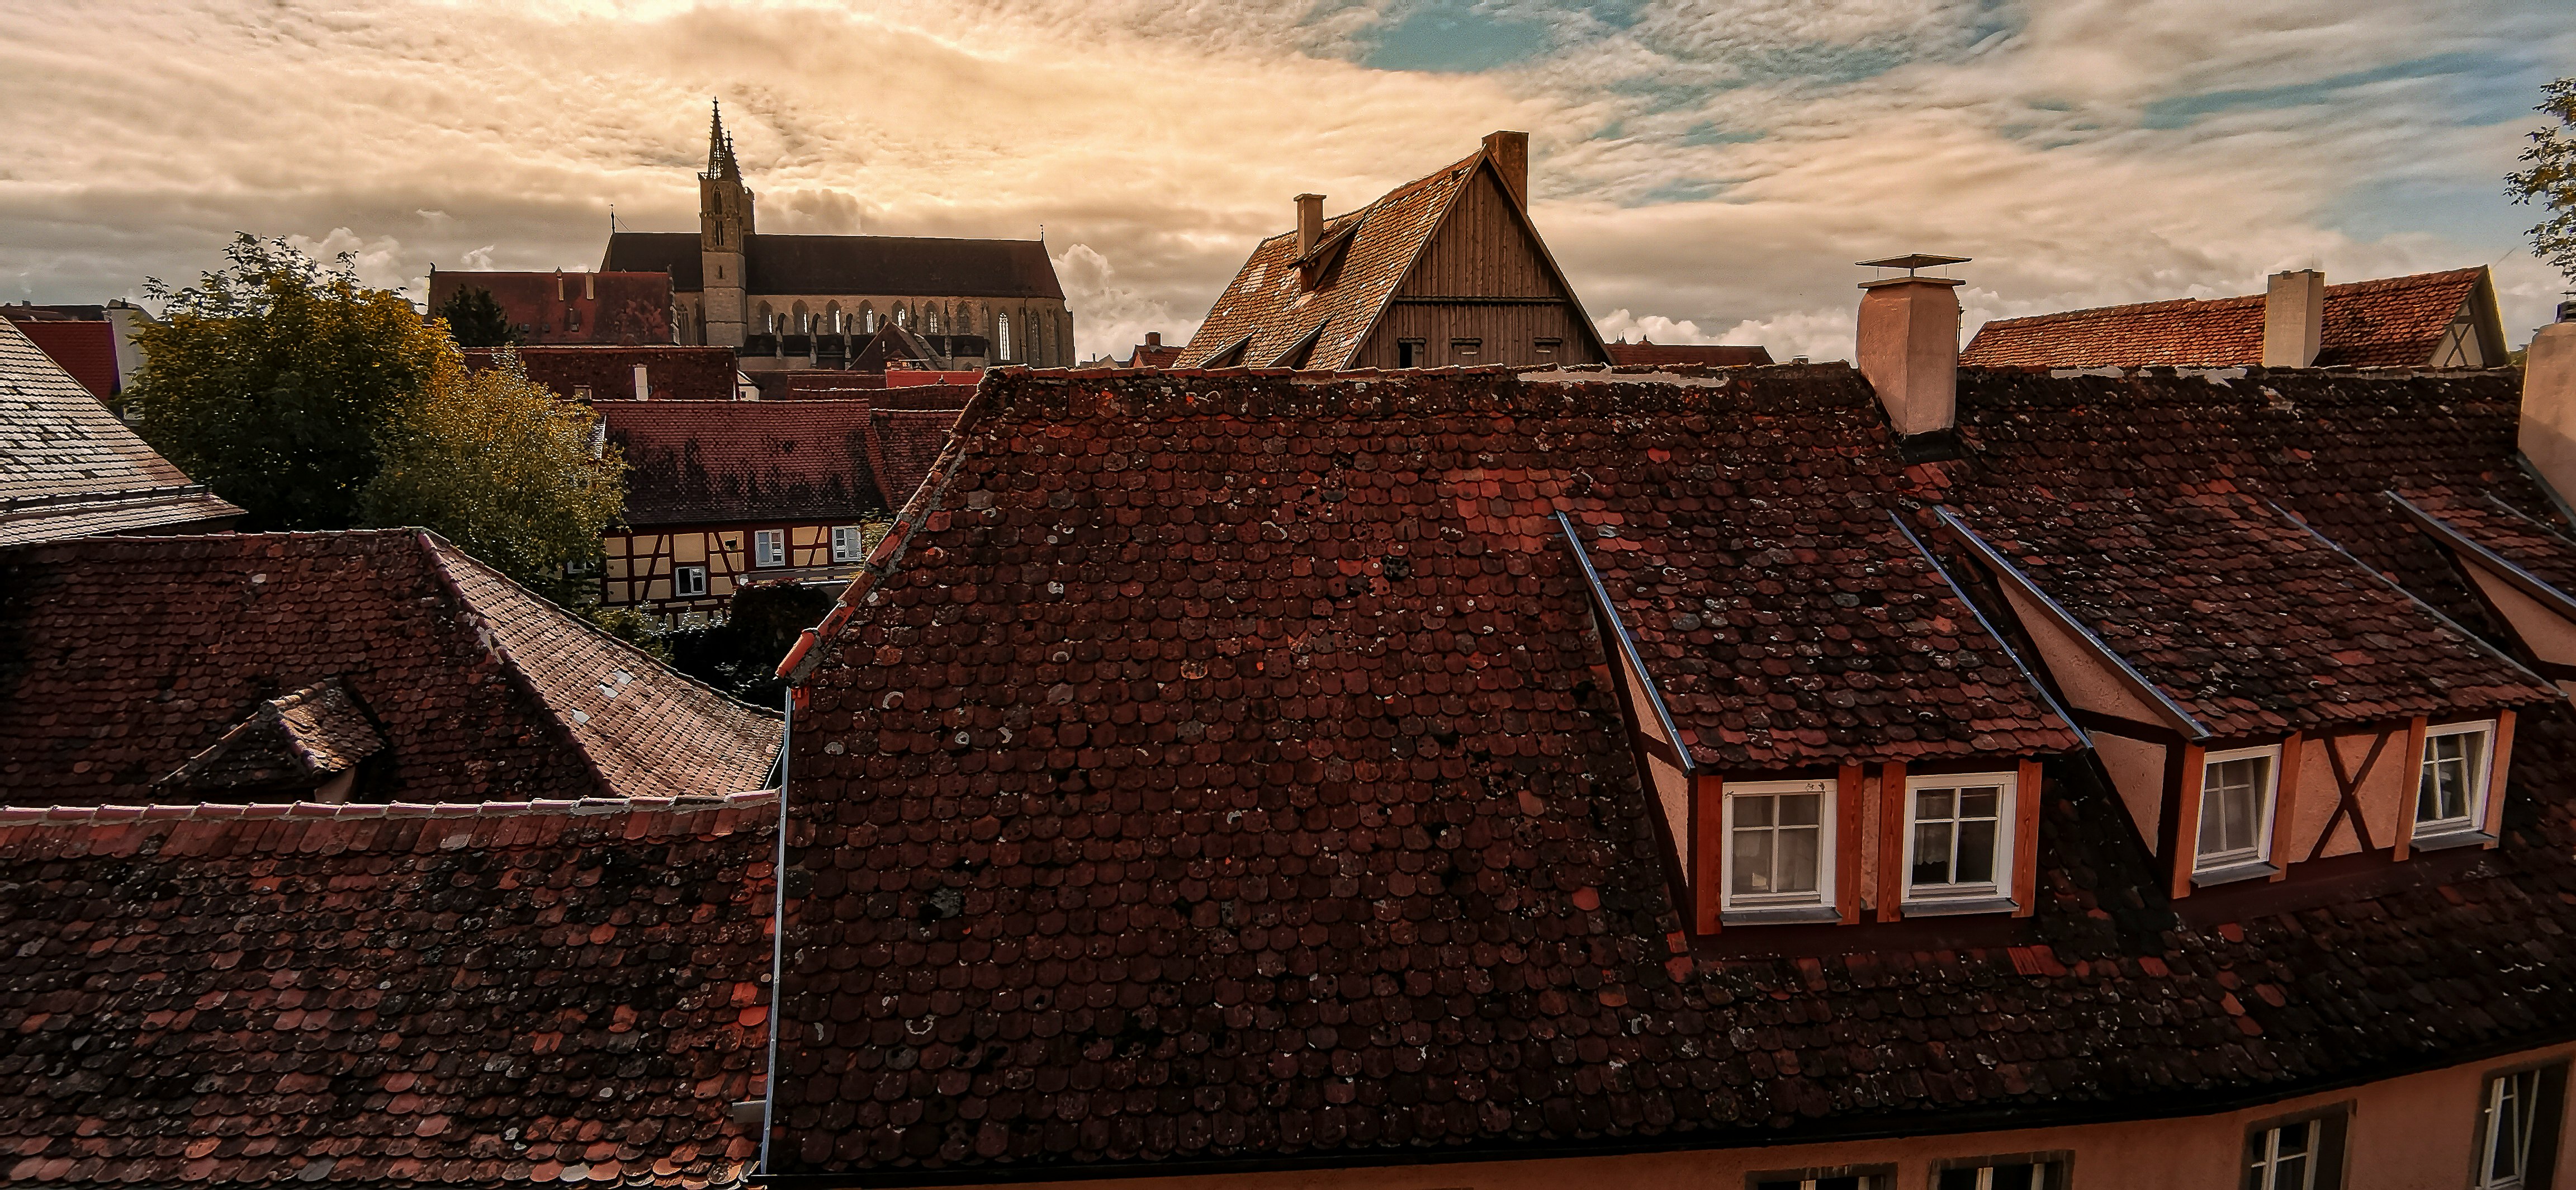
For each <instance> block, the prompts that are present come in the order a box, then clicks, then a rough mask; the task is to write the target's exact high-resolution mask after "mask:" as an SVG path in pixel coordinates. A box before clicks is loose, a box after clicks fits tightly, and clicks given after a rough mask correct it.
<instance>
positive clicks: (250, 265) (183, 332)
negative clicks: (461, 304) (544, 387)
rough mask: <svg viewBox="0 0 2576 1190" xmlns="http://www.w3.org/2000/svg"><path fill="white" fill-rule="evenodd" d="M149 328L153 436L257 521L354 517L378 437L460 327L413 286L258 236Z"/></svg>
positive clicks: (150, 286)
mask: <svg viewBox="0 0 2576 1190" xmlns="http://www.w3.org/2000/svg"><path fill="white" fill-rule="evenodd" d="M224 258H225V260H226V262H227V263H226V265H225V266H224V267H223V268H221V269H218V270H216V271H214V272H210V273H206V274H204V275H203V277H202V278H200V280H199V282H198V283H197V284H196V285H192V286H189V287H188V288H185V289H179V290H172V289H170V288H169V287H168V286H166V285H164V284H163V283H162V282H161V281H160V280H158V279H157V278H156V279H151V280H148V281H146V282H145V291H146V292H147V293H149V294H151V295H152V296H153V297H155V298H159V299H162V300H163V301H164V302H166V303H167V305H166V306H165V308H164V311H163V315H164V316H163V321H162V322H160V323H159V324H158V325H154V324H150V323H146V324H145V325H144V327H143V328H142V329H141V330H140V331H139V332H138V333H137V338H138V340H139V341H140V343H141V344H142V347H143V351H144V364H143V367H142V369H141V370H140V371H138V372H137V373H136V375H135V380H134V384H133V385H132V386H131V387H130V388H129V389H128V390H127V394H126V395H127V400H128V406H129V408H130V409H131V410H132V411H133V412H134V413H135V414H136V416H137V426H136V428H137V429H138V430H140V431H141V433H142V435H143V437H144V439H145V440H146V441H148V442H150V443H151V444H152V445H153V447H154V448H155V449H157V450H159V451H160V452H161V453H162V454H163V455H165V456H168V458H169V459H170V461H171V462H173V463H176V464H178V465H179V467H180V469H181V470H184V471H186V472H187V473H188V474H189V475H191V476H193V477H195V478H196V479H197V480H199V481H200V482H203V483H207V484H211V485H213V487H214V489H215V491H216V492H217V493H219V494H221V495H222V496H223V497H224V498H225V499H227V500H230V501H232V502H233V503H235V504H238V505H240V506H241V507H242V511H243V512H245V513H246V514H248V515H247V516H245V517H244V518H243V523H242V528H244V529H344V528H348V527H350V526H352V525H355V524H357V523H358V501H359V497H360V494H361V493H362V492H364V491H365V490H366V487H367V484H368V482H369V481H371V480H373V479H374V478H375V474H376V462H377V454H376V438H377V435H378V434H379V433H380V432H381V431H382V430H383V428H384V427H385V426H386V424H388V423H389V422H390V421H391V420H392V419H393V418H394V417H396V416H398V415H399V414H400V413H401V412H402V410H403V409H404V408H405V407H406V406H407V405H408V404H410V403H411V402H412V401H414V400H415V399H416V398H417V397H418V396H419V395H420V394H421V393H422V392H423V391H425V390H426V388H427V387H428V383H429V379H430V376H431V374H432V373H433V372H434V371H435V369H436V368H437V367H438V363H439V360H440V359H441V358H442V354H443V353H452V352H453V350H454V348H452V347H451V346H449V344H448V342H447V336H446V335H444V334H442V333H440V332H439V331H438V330H437V328H435V327H434V326H431V325H429V324H426V323H424V322H422V321H421V317H420V312H419V311H417V310H415V309H413V308H412V305H411V303H410V302H408V301H405V300H403V298H402V296H401V295H399V294H396V293H392V292H389V291H386V290H381V289H369V288H367V287H365V286H363V285H360V284H359V283H358V280H357V276H356V274H355V273H354V271H353V270H352V269H351V267H350V260H349V257H348V256H346V255H343V256H341V257H340V258H339V259H338V260H336V261H334V262H332V263H331V264H329V265H327V266H326V265H322V264H317V263H316V262H315V261H313V259H312V258H310V257H308V256H306V255H304V254H303V253H302V252H299V251H296V250H295V248H294V247H292V246H290V245H288V244H287V243H286V242H285V241H283V240H274V239H270V240H262V239H256V238H253V237H251V236H248V235H243V236H240V237H238V238H236V239H235V240H234V241H233V242H232V244H231V245H230V246H229V247H227V248H225V250H224Z"/></svg>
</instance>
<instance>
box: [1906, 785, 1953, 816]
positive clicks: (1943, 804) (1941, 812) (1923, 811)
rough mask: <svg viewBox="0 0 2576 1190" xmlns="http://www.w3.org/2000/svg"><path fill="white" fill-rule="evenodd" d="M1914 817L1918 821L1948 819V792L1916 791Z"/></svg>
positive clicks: (1939, 790) (1934, 790) (1941, 790)
mask: <svg viewBox="0 0 2576 1190" xmlns="http://www.w3.org/2000/svg"><path fill="white" fill-rule="evenodd" d="M1914 816H1915V817H1916V818H1918V819H1921V818H1948V817H1950V791H1949V790H1947V789H1925V790H1918V791H1917V792H1916V793H1915V795H1914Z"/></svg>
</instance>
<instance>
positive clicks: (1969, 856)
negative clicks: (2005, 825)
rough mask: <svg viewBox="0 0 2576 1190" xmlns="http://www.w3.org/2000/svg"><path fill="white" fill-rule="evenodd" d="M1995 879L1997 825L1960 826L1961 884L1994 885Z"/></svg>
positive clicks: (1990, 820)
mask: <svg viewBox="0 0 2576 1190" xmlns="http://www.w3.org/2000/svg"><path fill="white" fill-rule="evenodd" d="M1994 879H1995V823H1994V820H1993V819H1991V818H1990V819H1987V820H1985V821H1983V822H1962V823H1960V824H1959V878H1958V882H1959V883H1961V884H1992V883H1994Z"/></svg>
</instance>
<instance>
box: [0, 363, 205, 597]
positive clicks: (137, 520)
mask: <svg viewBox="0 0 2576 1190" xmlns="http://www.w3.org/2000/svg"><path fill="white" fill-rule="evenodd" d="M99 325H102V326H105V325H110V324H107V323H101V324H99ZM241 514H242V511H241V509H239V508H236V507H234V506H232V505H230V504H227V503H225V502H224V501H222V500H220V499H218V498H216V497H215V496H214V495H213V494H212V493H211V492H209V491H207V490H206V488H205V487H204V486H202V485H199V484H196V483H193V482H191V481H190V480H189V478H188V477H187V475H186V474H184V473H183V472H181V471H180V470H179V469H178V468H177V467H174V466H172V465H171V464H170V461H169V460H168V459H164V458H162V457H161V456H160V455H159V454H158V453H156V452H155V451H154V450H153V449H152V448H151V447H150V446H147V445H145V444H144V442H143V439H141V438H138V437H136V436H135V434H134V431H132V430H129V429H127V428H125V426H124V424H123V423H120V422H118V421H117V420H116V417H115V415H114V414H111V413H109V412H108V411H107V407H106V406H104V405H101V404H99V403H98V399H97V398H96V397H94V396H92V395H91V394H90V393H89V391H88V390H86V389H84V388H82V387H81V386H80V384H79V383H78V382H76V381H74V380H73V379H72V377H71V376H70V375H69V374H68V373H66V372H64V371H63V370H62V368H61V367H60V366H58V365H56V364H55V363H54V361H53V360H52V359H51V358H50V357H48V356H46V355H45V353H44V352H42V351H40V350H38V349H37V347H36V345H35V343H33V342H32V341H30V340H29V339H28V338H27V337H26V336H25V335H23V334H21V333H19V331H18V330H17V328H16V327H15V326H14V325H11V324H9V320H7V319H0V546H10V545H24V544H28V543H32V542H39V541H56V540H61V539H64V538H72V537H85V536H89V535H91V534H96V533H113V532H117V531H119V530H127V529H149V528H160V529H165V530H168V531H183V529H184V528H189V527H215V526H219V525H221V524H224V523H227V522H228V521H229V520H230V518H234V517H239V516H240V515H241Z"/></svg>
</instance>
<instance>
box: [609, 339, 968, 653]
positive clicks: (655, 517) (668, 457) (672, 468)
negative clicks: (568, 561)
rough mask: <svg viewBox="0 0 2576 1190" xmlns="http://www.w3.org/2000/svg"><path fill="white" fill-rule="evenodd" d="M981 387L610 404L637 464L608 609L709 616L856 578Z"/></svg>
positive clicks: (613, 436)
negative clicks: (764, 586)
mask: <svg viewBox="0 0 2576 1190" xmlns="http://www.w3.org/2000/svg"><path fill="white" fill-rule="evenodd" d="M971 391H972V390H965V389H958V388H953V387H950V386H924V387H923V388H921V389H888V390H879V391H858V390H852V391H848V392H836V393H833V394H832V395H830V396H829V397H826V398H816V399H799V400H791V401H776V402H771V401H761V402H752V403H723V404H719V403H714V402H676V401H674V402H658V401H656V402H640V403H621V404H615V405H602V406H600V407H599V413H600V420H601V422H602V423H603V425H604V426H605V427H606V429H607V434H608V440H609V441H610V442H612V443H614V444H616V446H617V447H618V449H619V450H620V451H621V452H623V453H624V455H625V457H626V460H627V463H628V465H629V466H630V467H631V468H632V469H633V470H632V471H631V473H630V474H629V477H628V491H627V500H626V509H625V514H624V517H623V519H622V521H621V522H620V523H619V524H618V525H616V526H614V527H612V528H611V530H610V531H609V532H608V533H607V534H605V535H603V536H602V538H601V545H602V547H603V550H604V552H605V558H604V562H603V566H602V569H601V572H600V601H601V602H602V603H604V604H606V605H608V606H611V607H634V608H639V609H641V610H644V611H647V612H650V613H652V614H654V615H657V616H662V617H666V618H667V617H682V616H690V615H701V616H703V615H713V614H722V612H723V611H724V609H725V608H726V607H727V606H728V604H729V601H730V600H731V599H732V597H733V593H734V592H735V591H736V590H738V589H740V588H741V587H743V586H745V585H748V584H752V583H820V582H834V583H838V582H846V581H848V580H849V578H850V577H851V576H853V575H855V574H857V573H858V571H859V567H860V565H861V564H862V563H863V562H865V561H866V560H867V556H868V552H869V551H870V550H871V549H872V548H873V547H874V546H875V544H876V542H877V540H878V539H879V538H881V537H882V536H883V535H884V530H885V525H886V523H887V520H888V518H889V517H890V516H891V514H892V511H893V510H894V509H898V508H901V507H902V506H903V503H904V502H905V501H906V500H907V499H909V498H910V496H911V494H912V488H913V486H914V485H917V484H919V482H920V480H921V476H922V475H923V474H924V473H926V472H927V471H929V469H930V466H931V461H932V460H933V459H935V458H937V457H938V455H939V453H940V451H941V450H943V449H944V448H945V447H946V446H947V443H948V431H949V429H950V427H952V426H953V425H955V424H956V421H957V416H958V411H959V409H960V408H961V407H962V406H963V405H964V403H965V396H966V394H967V393H970V392H971Z"/></svg>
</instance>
